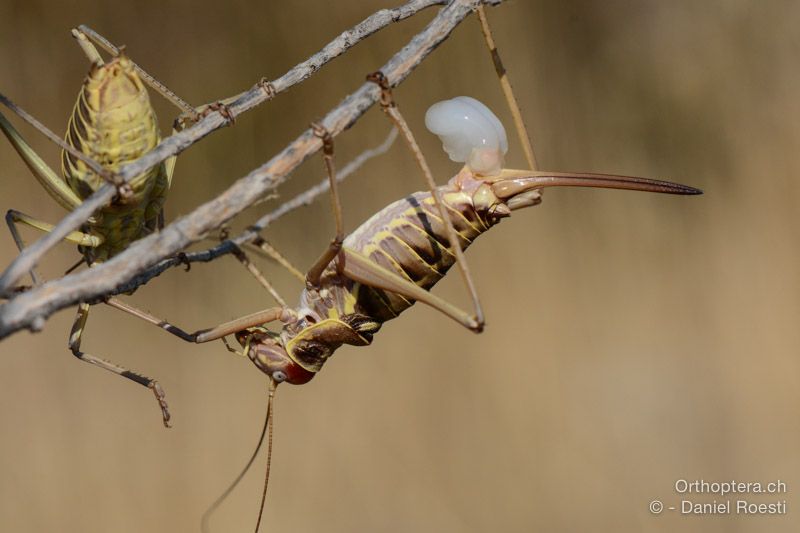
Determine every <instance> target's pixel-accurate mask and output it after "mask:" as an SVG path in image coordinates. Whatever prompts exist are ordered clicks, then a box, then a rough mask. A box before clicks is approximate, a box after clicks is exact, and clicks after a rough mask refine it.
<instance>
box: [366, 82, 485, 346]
mask: <svg viewBox="0 0 800 533" xmlns="http://www.w3.org/2000/svg"><path fill="white" fill-rule="evenodd" d="M367 80H369V81H372V82H374V83H376V84H377V85H378V86H379V87H380V88H381V108H382V109H383V111H384V113H386V115H387V116H388V117H389V118H390V119H391V121H392V122H393V123H394V125H395V126H396V127H397V129H398V130H399V131H400V133H401V134H402V136H403V138H404V139H405V141H406V144H407V145H408V147H409V149H410V150H411V152H412V153H413V154H414V158H415V159H416V160H417V164H418V165H419V167H420V169H421V170H422V174H423V176H424V178H425V183H426V184H427V186H428V190H429V191H430V193H431V196H432V197H433V199H434V202H435V203H436V208H437V209H438V211H439V216H440V217H441V218H442V221H443V222H444V225H445V228H446V230H447V232H446V233H447V240H448V244H449V245H450V250H452V251H453V254H454V255H455V256H456V263H457V264H458V268H459V270H460V271H461V276H462V277H463V278H464V284H465V285H466V286H467V291H468V292H469V295H470V298H471V299H472V309H473V312H474V316H473V317H472V318H471V320H472V321H473V322H474V323H475V324H476V326H475V327H470V329H473V330H475V331H478V332H479V331H482V330H483V325H484V318H483V309H482V308H481V302H480V300H479V298H478V292H477V290H476V289H475V282H474V281H473V280H472V275H471V274H470V272H469V266H468V265H467V262H466V259H465V258H464V251H463V250H462V249H461V243H460V242H459V239H458V235H457V234H456V230H455V228H454V227H453V222H452V221H451V220H450V216H449V215H448V213H447V209H446V208H445V206H444V204H443V203H442V198H441V194H440V193H439V190H438V189H437V188H436V183H435V182H434V180H433V175H432V174H431V170H430V167H428V163H427V161H426V160H425V156H424V155H422V151H421V150H420V149H419V145H417V141H416V140H415V139H414V135H413V133H411V129H410V128H409V127H408V124H407V123H406V121H405V119H404V118H403V115H402V114H401V113H400V110H399V109H398V108H397V105H396V104H395V101H394V98H393V96H392V91H391V88H390V87H389V83H388V81H387V80H386V77H385V76H384V75H383V73H382V72H375V73H373V74H370V75H369V76H367Z"/></svg>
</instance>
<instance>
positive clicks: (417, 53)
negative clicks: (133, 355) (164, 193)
mask: <svg viewBox="0 0 800 533" xmlns="http://www.w3.org/2000/svg"><path fill="white" fill-rule="evenodd" d="M501 1H502V0H491V1H489V0H487V2H488V3H491V4H499V3H500V2H501ZM438 3H441V2H436V1H431V0H428V1H426V0H412V1H411V2H408V3H407V4H405V5H404V6H401V7H399V8H396V9H392V10H382V11H379V12H377V13H375V14H374V15H372V16H371V17H369V18H367V19H365V20H364V21H363V22H362V23H360V24H359V25H357V26H356V27H354V28H352V29H351V30H349V31H347V32H344V33H342V34H341V35H340V36H339V37H337V38H336V39H335V40H334V41H332V42H331V43H330V44H328V45H327V46H326V47H325V48H323V50H322V51H320V52H319V53H317V54H315V55H314V56H312V57H311V58H310V59H308V60H307V61H305V62H303V63H301V64H299V65H298V66H296V67H294V68H293V69H292V70H290V71H289V72H288V73H287V74H285V75H284V76H282V77H280V78H278V79H277V80H275V81H274V82H271V83H270V84H269V85H267V84H265V83H259V84H257V85H256V86H255V87H254V88H252V89H250V90H249V91H247V92H246V93H244V94H243V95H242V96H241V97H239V98H238V99H237V100H236V101H234V102H233V103H232V104H230V106H229V107H230V111H231V113H232V115H233V117H235V116H237V115H239V114H241V113H243V112H245V111H247V110H249V109H252V108H253V107H255V106H256V105H258V104H260V103H262V102H264V101H265V100H267V99H268V98H270V97H272V96H274V94H275V93H276V92H280V91H283V90H286V88H287V87H289V86H291V85H294V84H295V83H298V82H299V81H302V80H303V79H305V78H307V77H308V76H310V75H311V74H313V73H314V72H315V71H316V70H318V69H319V68H320V67H321V66H322V65H324V64H325V63H326V62H328V61H330V60H331V59H332V58H333V57H336V56H337V55H341V54H342V53H344V52H345V51H346V50H347V49H348V48H350V47H351V46H353V45H354V44H355V43H356V42H358V41H360V40H362V39H363V38H365V37H366V36H368V35H370V34H371V33H374V32H375V31H377V30H378V29H380V28H382V27H384V26H386V25H388V24H390V23H391V22H394V21H397V20H401V19H403V18H407V17H409V16H411V15H413V14H415V13H417V12H418V11H420V10H421V9H423V8H425V7H428V6H430V5H433V4H438ZM480 3H481V0H453V1H452V2H450V3H448V4H447V5H446V6H445V7H444V8H442V9H441V11H440V12H439V13H438V14H437V15H436V17H435V18H434V19H433V20H432V21H431V22H430V23H429V24H428V25H427V26H426V27H425V29H424V30H423V31H421V32H420V33H418V34H417V35H415V36H414V37H413V38H412V39H411V41H410V42H409V43H408V44H407V45H406V46H405V47H403V49H402V50H400V51H399V52H398V53H397V54H395V55H394V56H393V57H392V58H391V60H389V62H388V63H386V64H385V65H384V66H383V67H382V68H381V71H382V72H383V73H384V74H385V76H386V78H387V79H388V81H389V83H390V85H391V86H392V87H396V86H397V85H399V84H400V83H401V82H402V81H403V80H404V79H405V78H406V77H407V76H408V75H409V74H410V73H411V71H412V70H413V69H414V68H415V67H416V66H417V65H419V63H420V62H421V61H422V60H423V59H424V58H425V57H426V56H427V55H428V54H429V53H430V52H431V51H433V49H435V48H436V47H437V46H438V45H439V44H441V43H442V42H443V41H444V40H445V39H446V38H447V37H448V36H449V34H450V32H451V31H452V30H453V29H454V28H455V27H456V26H457V25H458V24H459V23H460V22H461V21H462V20H464V18H466V17H467V16H468V15H469V14H470V12H471V11H473V10H474V9H475V8H476V6H477V5H478V4H480ZM269 86H271V88H272V90H266V87H269ZM379 96H380V89H379V88H378V87H377V86H376V85H375V84H373V83H365V84H363V85H362V86H361V87H360V88H359V89H358V90H357V91H355V92H354V93H352V94H351V95H349V96H348V97H347V98H345V99H344V100H343V101H342V102H341V103H340V104H339V105H338V106H336V107H335V108H334V109H332V110H331V111H330V112H329V113H328V114H327V115H326V116H325V117H324V119H322V120H321V121H320V124H321V125H322V126H323V127H325V128H326V129H327V130H328V131H330V132H331V134H332V135H334V136H335V135H338V134H339V133H341V132H342V131H343V130H345V129H347V128H349V127H350V126H352V125H353V124H354V123H355V122H356V121H357V120H358V119H359V118H360V117H361V116H362V115H363V114H364V113H365V112H366V111H367V110H368V109H369V108H370V107H371V106H372V105H373V104H374V103H375V102H376V101H377V100H378V98H379ZM226 123H227V119H225V118H223V116H222V115H221V114H220V113H218V112H217V113H209V114H208V115H207V116H205V117H204V118H203V119H202V120H201V121H200V122H198V123H197V124H195V125H194V126H192V127H191V128H189V129H187V130H185V131H182V132H180V133H177V134H175V135H172V136H171V137H169V138H167V139H165V140H164V141H163V142H162V143H161V144H159V145H158V146H157V147H156V148H155V149H153V151H151V152H149V153H148V154H147V155H145V156H143V157H142V158H140V159H138V160H137V161H135V162H133V163H131V164H129V165H126V166H125V167H124V168H123V169H121V170H120V172H119V177H120V178H122V179H123V180H128V179H130V178H131V177H132V176H136V175H138V174H140V173H141V172H143V171H144V170H145V169H147V168H150V167H152V166H155V165H157V164H159V163H160V162H161V161H163V160H165V159H166V158H168V157H170V156H172V155H175V154H177V153H180V152H181V151H183V150H185V149H186V148H188V147H189V146H191V145H192V144H194V143H195V142H197V141H198V140H200V139H201V138H203V137H205V136H206V135H208V134H209V133H210V132H212V131H214V130H216V129H218V128H220V127H222V126H223V125H225V124H226ZM321 146H322V143H321V141H320V140H319V138H318V137H316V136H315V135H314V134H313V132H312V131H311V130H310V129H308V130H306V131H305V132H304V133H303V134H302V135H300V137H298V138H297V139H295V140H294V141H293V142H292V143H290V144H289V145H288V146H287V147H286V148H284V149H283V150H282V151H281V152H280V153H279V154H277V155H276V156H274V157H273V158H272V159H270V160H269V161H268V162H267V163H265V164H264V165H262V166H261V167H259V168H257V169H255V170H253V171H252V172H250V173H249V174H248V175H247V176H245V177H243V178H241V179H239V180H238V181H237V182H236V183H234V184H233V185H232V186H231V187H230V188H229V189H228V190H227V191H225V192H223V193H222V194H220V195H219V196H218V197H216V198H214V199H213V200H211V201H209V202H207V203H205V204H203V205H201V206H199V207H198V208H197V209H195V210H194V211H193V212H192V213H190V214H189V215H187V216H185V217H181V218H179V219H177V220H176V221H174V222H173V223H172V224H170V225H169V226H167V227H166V228H164V230H163V231H161V232H159V233H157V234H154V235H150V236H148V237H146V238H144V239H141V240H139V241H137V242H135V243H133V244H132V245H131V246H130V248H128V249H127V250H126V251H124V252H122V253H121V254H119V255H118V256H116V257H114V258H113V259H111V260H109V261H108V262H106V263H103V264H101V265H98V266H97V267H95V268H92V269H91V270H86V271H83V272H78V273H74V274H70V275H68V276H65V277H63V278H61V279H58V280H54V281H50V282H48V283H45V284H44V285H41V286H39V287H36V288H34V289H32V290H30V291H27V292H24V293H20V294H14V293H13V292H12V291H11V290H10V289H11V288H12V286H13V285H14V283H15V282H16V280H18V279H20V278H21V277H22V276H23V275H24V274H25V273H26V272H27V271H28V270H30V269H31V268H32V267H33V266H34V265H35V264H36V262H37V261H38V259H39V258H40V257H41V255H42V254H43V253H44V252H45V251H46V250H47V249H49V248H50V247H52V246H53V245H54V244H55V243H56V242H58V241H60V240H61V239H62V238H63V237H64V236H65V235H66V234H67V233H69V232H70V231H72V230H74V229H76V228H77V227H79V226H80V225H81V224H82V223H83V222H84V221H85V220H86V219H88V218H89V217H90V216H91V215H92V213H93V212H94V211H95V210H96V209H97V208H98V207H100V206H102V205H104V204H106V203H107V202H110V201H111V200H112V198H113V196H114V194H115V187H113V186H110V185H109V186H104V187H102V188H101V189H99V190H98V191H97V192H96V193H95V194H94V195H92V196H91V197H90V198H89V199H87V200H86V201H85V202H84V203H83V204H82V205H81V206H80V207H78V208H77V209H76V210H74V211H72V212H71V213H70V214H69V215H67V216H66V217H65V218H64V219H62V221H61V222H60V223H59V224H58V225H57V227H56V229H55V230H54V231H53V232H52V233H50V234H48V235H47V236H45V237H43V238H42V239H40V240H39V241H37V242H36V243H34V244H33V245H32V246H30V247H29V248H27V249H26V250H25V252H23V253H22V254H20V256H19V257H18V258H17V259H16V260H15V261H14V262H13V263H12V264H11V265H10V266H9V268H8V269H6V271H5V272H4V273H3V275H2V276H0V292H3V293H4V294H6V295H7V296H9V297H10V298H11V299H10V300H9V301H8V302H6V303H5V304H3V305H0V338H3V337H6V336H8V335H10V334H11V333H13V332H15V331H19V330H20V329H24V328H28V329H34V330H35V329H41V328H42V327H43V326H44V321H45V319H46V318H47V317H48V316H50V315H51V314H52V313H53V312H55V311H57V310H59V309H63V308H65V307H68V306H70V305H73V304H76V303H78V302H81V301H85V302H92V301H98V300H102V299H103V298H104V297H105V296H106V295H108V294H111V293H113V292H114V291H115V290H116V289H117V288H118V287H120V286H122V285H123V284H126V283H129V282H130V281H131V280H132V279H134V278H135V277H136V276H137V274H139V273H141V272H143V271H145V270H146V269H147V268H148V267H151V266H153V265H155V264H157V263H158V262H159V261H162V260H164V259H165V258H168V257H170V256H173V255H175V254H176V253H178V252H179V251H180V250H182V249H183V248H185V247H186V246H188V245H189V244H191V243H193V242H197V241H198V240H200V239H202V238H203V237H204V236H205V235H206V234H208V233H209V232H211V231H213V230H215V229H217V228H219V227H220V226H222V225H223V224H225V223H226V222H228V221H229V220H231V219H232V218H233V217H234V216H236V215H237V214H239V213H240V212H242V211H243V210H244V209H246V208H247V207H248V206H250V205H251V204H252V203H254V202H256V201H257V200H258V199H259V198H261V197H262V196H264V195H265V194H266V193H268V192H269V191H270V190H272V189H274V188H275V187H277V186H278V185H280V184H281V183H283V182H284V181H285V180H286V177H287V176H288V174H289V173H290V172H291V171H292V170H294V169H295V168H296V167H297V166H299V165H300V164H301V163H302V162H303V161H304V160H305V159H307V158H308V157H309V156H311V155H313V154H314V153H316V152H317V151H319V150H320V148H321ZM218 255H221V254H218ZM218 255H217V256H218ZM210 256H211V254H209V257H210ZM209 260H211V257H210V258H209ZM9 292H11V294H8V293H9Z"/></svg>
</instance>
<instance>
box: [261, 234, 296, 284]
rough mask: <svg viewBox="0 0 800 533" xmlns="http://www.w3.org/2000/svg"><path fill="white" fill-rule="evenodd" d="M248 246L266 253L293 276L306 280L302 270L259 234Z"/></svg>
mask: <svg viewBox="0 0 800 533" xmlns="http://www.w3.org/2000/svg"><path fill="white" fill-rule="evenodd" d="M247 246H248V248H250V249H252V250H253V251H256V253H259V254H263V255H266V256H267V257H269V258H270V259H272V260H273V261H275V262H276V263H278V264H279V265H281V266H282V267H283V268H285V269H286V270H288V271H289V272H290V273H291V274H292V276H294V277H296V278H297V279H299V280H300V281H303V282H304V281H305V279H306V278H305V276H304V275H303V273H302V272H300V271H299V270H298V269H297V268H296V267H295V266H294V265H293V264H292V263H290V262H289V260H288V259H286V258H285V257H284V256H283V254H281V253H280V252H279V251H278V250H276V249H275V247H274V246H272V245H271V244H270V243H268V242H267V241H266V240H265V239H264V238H263V237H261V236H259V237H256V238H255V239H254V240H253V242H251V243H248V245H247Z"/></svg>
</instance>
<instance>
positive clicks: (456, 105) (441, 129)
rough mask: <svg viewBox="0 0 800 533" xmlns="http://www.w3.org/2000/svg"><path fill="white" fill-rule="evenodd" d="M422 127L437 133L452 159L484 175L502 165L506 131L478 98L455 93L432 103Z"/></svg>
mask: <svg viewBox="0 0 800 533" xmlns="http://www.w3.org/2000/svg"><path fill="white" fill-rule="evenodd" d="M425 127H427V128H428V129H429V130H430V131H431V133H435V134H436V135H438V136H439V138H440V139H441V140H442V147H443V148H444V151H445V152H447V155H449V156H450V160H451V161H457V162H459V163H466V165H467V166H468V167H469V168H470V169H471V170H472V171H473V172H475V173H476V174H483V175H487V174H494V173H496V172H498V171H499V170H500V169H501V168H503V156H504V155H505V153H506V152H508V140H507V139H506V130H505V128H503V124H502V123H501V122H500V119H498V118H497V117H496V116H495V115H494V113H492V112H491V111H490V110H489V108H488V107H486V106H485V105H483V104H482V103H480V102H479V101H478V100H475V99H474V98H470V97H469V96H457V97H456V98H453V99H451V100H443V101H441V102H438V103H436V104H433V105H432V106H431V107H430V108H429V109H428V112H427V113H425Z"/></svg>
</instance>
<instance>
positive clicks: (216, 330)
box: [106, 298, 292, 343]
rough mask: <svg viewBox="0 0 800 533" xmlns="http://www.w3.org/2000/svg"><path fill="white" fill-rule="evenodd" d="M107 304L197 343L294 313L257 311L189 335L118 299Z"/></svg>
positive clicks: (273, 308) (271, 309)
mask: <svg viewBox="0 0 800 533" xmlns="http://www.w3.org/2000/svg"><path fill="white" fill-rule="evenodd" d="M106 304H108V305H110V306H111V307H113V308H115V309H119V310H120V311H125V312H126V313H130V314H131V315H133V316H135V317H137V318H141V319H142V320H144V321H145V322H148V323H150V324H153V325H155V326H158V327H159V328H161V329H163V330H164V331H168V332H169V333H172V334H173V335H175V336H176V337H180V338H181V339H183V340H185V341H187V342H196V343H201V342H209V341H215V340H217V339H221V338H223V337H225V336H227V335H231V334H233V333H237V332H239V331H244V330H246V329H247V328H251V327H253V326H260V325H262V324H266V323H268V322H275V321H277V320H280V321H286V320H288V319H289V318H291V316H292V311H291V310H290V309H287V308H285V307H271V308H269V309H264V310H262V311H257V312H255V313H251V314H249V315H245V316H243V317H240V318H237V319H235V320H231V321H229V322H225V323H223V324H220V325H218V326H215V327H213V328H206V329H200V330H197V331H195V332H194V333H188V332H186V331H185V330H183V329H181V328H179V327H177V326H175V325H173V324H170V323H169V322H167V321H166V320H162V319H160V318H158V317H156V316H153V315H151V314H150V313H148V312H147V311H143V310H141V309H139V308H137V307H134V306H132V305H130V304H128V303H126V302H123V301H122V300H119V299H117V298H109V299H108V300H106Z"/></svg>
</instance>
